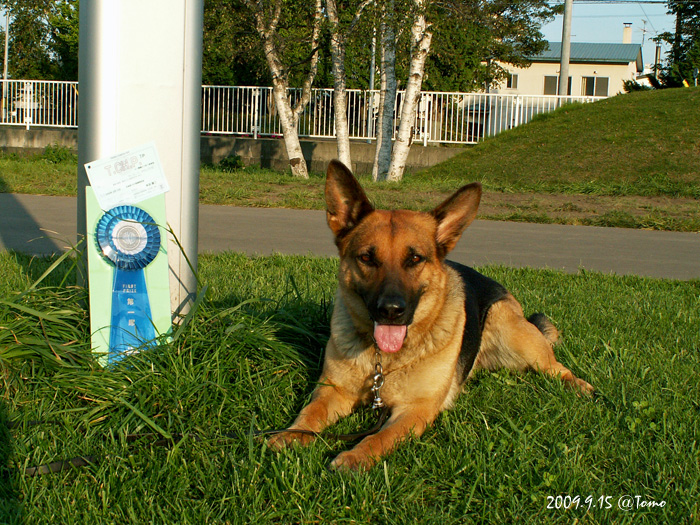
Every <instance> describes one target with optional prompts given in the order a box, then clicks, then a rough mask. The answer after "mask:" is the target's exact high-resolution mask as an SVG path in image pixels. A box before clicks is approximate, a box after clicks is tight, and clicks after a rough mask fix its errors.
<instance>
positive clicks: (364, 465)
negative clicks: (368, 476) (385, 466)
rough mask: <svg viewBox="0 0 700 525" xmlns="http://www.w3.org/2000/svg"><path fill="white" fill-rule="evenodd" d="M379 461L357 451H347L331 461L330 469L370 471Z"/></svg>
mask: <svg viewBox="0 0 700 525" xmlns="http://www.w3.org/2000/svg"><path fill="white" fill-rule="evenodd" d="M376 462H377V460H376V459H375V458H373V457H371V456H368V455H366V454H363V453H362V452H357V451H355V450H347V451H345V452H341V453H340V454H338V455H337V456H336V457H335V459H334V460H333V461H331V464H330V468H332V469H334V470H340V471H343V470H345V471H347V470H368V469H369V468H370V467H371V466H372V465H374V464H375V463H376Z"/></svg>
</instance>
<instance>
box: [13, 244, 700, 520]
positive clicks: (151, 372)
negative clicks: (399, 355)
mask: <svg viewBox="0 0 700 525" xmlns="http://www.w3.org/2000/svg"><path fill="white" fill-rule="evenodd" d="M51 262H52V261H51V260H46V259H30V258H28V257H24V256H18V255H15V254H8V253H2V254H0V271H1V273H0V275H2V278H1V279H0V298H1V299H2V300H3V302H0V326H2V327H3V328H2V332H0V333H3V334H4V333H6V332H7V331H8V330H9V331H10V332H11V334H12V338H14V337H17V338H18V339H21V338H24V337H29V336H34V339H35V341H34V342H35V345H36V348H35V349H34V354H35V355H34V357H32V356H31V355H25V356H23V357H22V358H17V357H12V356H8V354H7V352H8V351H11V350H13V349H16V348H17V345H16V344H15V343H13V342H12V340H9V341H8V339H3V340H2V342H1V343H0V365H2V369H1V370H2V371H1V372H0V373H1V374H2V380H3V381H4V389H3V390H2V394H0V422H2V423H3V424H0V522H1V523H4V522H9V523H47V522H53V523H74V522H79V523H126V522H128V523H145V522H158V523H208V522H230V523H251V522H256V523H269V522H282V523H309V522H313V523H317V522H324V523H342V522H360V523H405V522H417V523H475V522H479V523H484V522H485V523H530V522H548V523H571V522H575V521H577V520H578V521H579V522H581V523H693V522H697V520H698V513H699V512H700V508H699V507H700V505H699V504H698V500H697V494H698V489H699V483H700V465H699V463H698V462H699V458H700V451H699V450H698V441H697V436H698V433H699V432H700V428H699V427H700V423H699V421H700V418H698V410H700V405H699V404H698V399H700V386H699V384H698V381H697V370H698V369H699V367H700V355H699V354H698V352H697V343H698V333H699V332H700V317H699V316H698V315H697V312H698V311H700V282H698V281H687V282H680V281H665V280H653V279H644V278H636V277H615V276H606V275H601V274H596V273H589V272H581V273H579V274H577V275H567V274H563V273H559V272H553V271H543V270H526V269H523V270H512V269H507V268H501V267H487V268H484V269H483V271H484V272H485V273H487V274H488V275H490V276H493V277H495V278H496V279H498V280H500V281H501V282H503V283H504V284H505V285H507V286H508V287H509V288H510V289H511V290H512V291H513V292H514V294H515V295H516V296H517V297H518V298H519V299H520V300H521V301H522V303H523V305H524V308H525V310H526V312H528V313H529V312H533V311H544V312H546V313H547V314H548V315H550V316H551V317H552V319H553V320H554V321H555V323H556V324H557V325H558V327H559V328H560V329H561V331H562V333H563V343H562V344H561V345H560V346H559V347H558V349H557V353H558V356H559V358H560V359H561V360H562V361H563V362H564V363H565V364H566V365H567V366H569V367H571V368H572V370H573V371H574V372H575V373H576V374H577V375H579V376H580V377H583V378H585V379H586V380H588V381H590V382H591V383H592V384H593V385H594V386H595V387H596V388H597V389H598V390H599V392H600V396H599V397H597V398H596V399H595V400H589V399H584V398H580V397H578V396H576V395H575V394H574V393H573V392H571V391H569V390H567V389H565V388H564V387H563V386H562V385H561V384H560V383H559V382H558V381H556V380H554V379H549V378H545V377H542V376H539V375H536V374H525V375H518V374H513V373H509V372H498V373H490V374H488V373H484V374H480V375H479V376H478V377H477V378H476V380H474V381H472V382H471V383H469V384H468V386H467V387H466V390H465V393H464V394H463V395H462V396H461V397H460V399H459V401H458V403H457V405H456V406H455V408H454V409H452V410H450V411H448V412H445V413H444V414H442V415H441V416H440V417H439V418H438V420H437V421H436V423H435V424H434V425H433V426H432V428H431V429H429V430H428V431H427V432H426V433H425V434H424V436H423V437H421V438H420V439H413V440H410V441H409V442H408V443H405V444H404V445H403V446H402V447H401V448H400V449H399V450H398V451H397V452H396V453H394V454H393V455H391V456H389V457H387V458H386V459H384V460H383V461H381V462H380V463H379V464H378V465H377V466H376V467H375V468H373V469H372V470H370V471H369V472H366V473H358V474H338V473H333V472H329V471H328V470H327V468H326V466H327V465H328V463H329V461H330V459H331V458H332V457H333V456H334V455H335V454H337V453H338V452H339V451H341V450H343V449H344V448H345V447H346V445H344V444H340V443H336V442H333V441H330V440H328V441H326V440H319V441H317V442H316V443H315V444H313V445H312V446H310V447H309V448H306V449H293V450H289V451H285V452H282V453H274V452H272V451H270V450H268V449H267V447H266V446H265V445H264V444H263V443H261V442H259V441H257V440H256V439H254V438H253V437H252V436H251V433H250V432H251V429H269V428H278V427H280V426H283V425H286V424H289V423H290V422H291V420H292V419H293V417H294V416H295V414H296V413H297V411H298V410H299V409H300V408H301V407H302V406H303V404H304V403H305V401H306V400H307V399H308V396H309V394H310V391H311V389H312V388H313V381H315V379H316V378H317V375H318V368H319V363H320V356H321V353H322V348H323V346H324V342H325V339H326V338H327V336H328V318H329V315H330V309H331V303H332V297H333V292H334V286H335V272H336V270H337V260H336V259H321V258H309V257H283V256H273V257H260V258H248V257H246V256H243V255H238V254H223V255H217V256H203V257H202V258H201V259H200V273H201V275H200V276H201V279H202V282H203V283H204V284H206V285H207V286H208V289H207V295H206V300H205V301H204V303H203V304H202V306H201V308H200V309H199V310H198V311H197V313H196V315H195V316H194V318H193V319H192V320H191V322H190V323H189V324H188V325H187V326H186V327H185V328H184V329H183V331H182V332H181V333H180V334H179V335H178V337H177V338H176V340H175V341H174V342H173V343H171V344H170V345H165V346H163V347H161V348H159V349H158V350H155V351H151V352H148V353H145V354H141V355H139V356H136V357H133V358H131V359H129V360H128V361H126V362H123V364H121V365H119V366H116V367H114V368H113V369H111V370H108V371H104V370H101V369H99V368H98V367H95V366H94V364H91V363H90V361H89V360H87V359H86V360H83V361H76V362H74V363H71V362H66V360H65V359H62V360H60V361H59V360H58V359H56V358H51V356H50V355H47V354H45V353H42V352H40V351H39V350H40V348H42V344H43V348H44V349H46V348H53V349H54V351H55V355H57V356H59V357H62V356H64V355H65V352H66V351H68V350H73V351H74V353H75V354H79V355H80V356H82V357H84V358H87V354H86V349H85V344H86V342H87V339H88V333H89V329H88V327H87V325H86V322H85V320H84V319H85V313H84V309H83V307H82V306H81V304H80V301H81V299H82V295H81V291H80V290H78V289H70V288H69V289H66V288H65V286H61V283H62V282H63V279H64V278H65V277H66V276H67V281H66V282H70V280H71V279H72V278H73V275H72V272H73V270H72V268H71V261H70V260H64V261H62V262H61V263H60V264H59V267H58V268H57V269H55V270H54V271H53V272H51V274H50V275H49V276H48V277H47V278H46V279H45V280H44V281H43V282H42V283H41V284H40V285H39V286H38V287H37V288H36V289H34V290H32V291H30V292H29V293H26V294H25V295H23V296H21V297H20V296H19V295H18V294H17V293H16V291H17V290H26V289H28V288H29V287H30V286H31V283H33V282H34V281H35V280H36V279H37V278H38V277H39V276H41V275H42V274H43V273H44V272H45V270H46V269H47V268H48V267H49V265H50V264H51ZM65 294H68V295H69V296H68V297H66V295H65ZM19 307H24V308H25V310H20V309H19ZM26 308H28V309H30V310H31V311H32V312H33V313H31V314H30V313H28V312H27V310H26ZM58 311H62V312H63V314H62V315H66V316H71V315H73V316H76V317H75V319H74V321H73V322H71V323H69V324H70V325H71V326H72V329H73V330H74V331H75V332H77V340H76V341H75V342H72V341H70V340H68V338H73V337H76V334H74V333H71V334H68V333H66V329H67V328H66V327H65V326H64V325H63V324H61V323H60V322H59V323H54V322H50V321H47V319H48V317H47V316H50V317H55V316H57V314H58ZM37 334H43V335H42V336H41V337H39V336H38V335H37ZM12 338H11V339H12ZM35 420H44V421H57V422H58V423H59V424H57V425H52V424H39V425H31V424H29V422H31V421H35ZM7 421H13V422H17V423H18V425H19V426H17V427H15V428H12V429H8V428H7V427H6V425H5V424H4V423H5V422H7ZM371 423H372V418H371V414H370V413H369V412H368V411H361V412H360V413H359V414H357V415H354V416H352V417H351V418H349V419H348V420H346V421H344V422H342V423H340V424H338V425H337V427H336V429H337V430H339V431H341V432H345V431H354V430H357V429H359V428H366V427H368V426H370V425H371ZM130 432H155V433H160V434H165V435H167V434H175V433H183V434H194V433H196V435H197V436H199V437H200V438H201V440H200V441H197V440H195V439H194V437H189V438H186V439H184V440H183V441H181V442H179V443H178V444H177V445H175V446H173V447H171V448H161V447H149V446H147V445H146V444H143V445H140V446H129V444H127V443H126V440H125V436H126V434H127V433H130ZM224 434H231V435H232V437H231V438H228V439H223V438H221V436H222V435H224ZM81 454H93V455H96V456H98V457H100V458H102V459H101V461H100V462H99V464H97V465H94V466H91V467H86V468H81V469H75V470H70V471H66V472H61V473H58V474H53V475H46V476H38V477H26V476H24V475H23V472H24V470H25V469H26V468H28V467H30V466H34V465H39V464H45V463H48V462H50V461H54V460H56V459H65V458H69V457H72V456H76V455H81ZM624 495H631V496H637V495H638V496H641V498H642V499H644V500H654V501H656V502H661V501H664V502H665V506H664V507H663V508H653V509H648V508H645V509H635V510H632V511H628V512H624V511H622V510H620V509H619V508H618V505H617V502H618V499H619V498H621V497H622V496H624ZM556 496H571V497H575V496H580V507H579V508H578V509H573V508H572V509H569V510H566V511H565V510H563V509H556V508H553V509H548V508H547V505H548V498H549V497H552V498H555V497H556ZM588 496H591V497H592V498H593V500H594V503H596V502H597V501H598V498H600V497H610V499H609V500H608V501H609V502H610V504H611V505H612V508H609V509H597V508H595V504H594V505H593V508H592V509H591V510H588V511H587V510H586V509H585V508H584V507H587V504H585V498H586V497H588ZM603 501H604V500H603ZM554 504H556V500H555V501H554Z"/></svg>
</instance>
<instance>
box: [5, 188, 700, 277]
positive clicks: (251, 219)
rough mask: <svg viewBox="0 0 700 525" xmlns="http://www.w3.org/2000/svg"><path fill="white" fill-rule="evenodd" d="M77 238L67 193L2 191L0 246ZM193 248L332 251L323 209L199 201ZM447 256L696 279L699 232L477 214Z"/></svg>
mask: <svg viewBox="0 0 700 525" xmlns="http://www.w3.org/2000/svg"><path fill="white" fill-rule="evenodd" d="M75 242H76V200H75V198H73V197H44V196H36V195H17V194H7V193H3V194H0V249H4V250H17V251H21V252H25V253H29V254H36V255H45V254H51V253H57V252H62V251H64V250H66V249H67V248H69V247H70V246H72V245H74V244H75ZM199 251H200V253H201V252H222V251H238V252H245V253H248V254H261V255H267V254H271V253H282V254H301V255H308V254H313V255H321V256H335V255H336V251H335V245H334V244H333V239H332V236H331V234H330V231H329V230H328V227H327V226H326V222H325V214H324V212H322V211H305V210H285V209H267V208H238V207H233V206H210V205H203V206H201V207H200V220H199ZM450 258H451V259H453V260H455V261H458V262H461V263H464V264H467V265H470V266H481V265H485V264H500V265H506V266H512V267H526V266H527V267H534V268H551V269H557V270H564V271H566V272H572V273H573V272H577V271H579V269H581V268H583V269H586V270H592V271H599V272H604V273H614V274H618V275H641V276H647V277H656V278H669V279H700V234H698V233H676V232H657V231H646V230H630V229H624V228H597V227H589V226H562V225H552V224H528V223H511V222H498V221H480V220H477V221H475V222H474V223H473V224H472V225H471V226H470V227H469V228H468V230H467V231H466V232H465V234H464V235H463V236H462V239H461V240H460V242H459V243H458V244H457V246H456V248H455V249H454V250H453V251H452V253H451V254H450Z"/></svg>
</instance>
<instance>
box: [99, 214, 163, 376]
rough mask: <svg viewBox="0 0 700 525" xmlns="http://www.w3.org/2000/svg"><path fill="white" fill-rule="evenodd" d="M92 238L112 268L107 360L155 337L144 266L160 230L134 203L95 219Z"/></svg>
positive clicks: (156, 247)
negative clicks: (93, 236) (97, 219)
mask: <svg viewBox="0 0 700 525" xmlns="http://www.w3.org/2000/svg"><path fill="white" fill-rule="evenodd" d="M95 240H96V242H97V248H98V251H99V252H100V253H101V254H102V257H103V258H104V259H105V260H106V261H107V262H108V263H109V264H111V265H112V266H113V267H114V281H113V286H112V309H111V318H112V320H111V327H110V334H109V355H108V358H107V360H108V362H113V361H116V360H118V359H120V358H122V357H124V356H125V355H128V354H129V353H132V352H134V351H136V349H138V348H141V347H143V346H144V345H146V344H147V343H149V342H152V341H154V340H155V338H156V331H155V327H154V324H153V320H152V315H151V305H150V302H149V299H148V289H147V287H146V275H145V272H144V269H145V268H146V266H148V265H149V264H150V263H151V262H152V261H153V260H154V259H155V258H156V256H157V255H158V252H159V250H160V246H161V236H160V230H159V229H158V226H157V225H156V223H155V221H154V220H153V218H152V217H151V216H150V215H149V214H148V213H147V212H145V211H144V210H142V209H141V208H137V207H135V206H117V207H115V208H112V209H111V210H109V211H107V212H106V213H105V214H104V215H102V217H101V218H100V220H99V221H98V222H97V226H96V228H95Z"/></svg>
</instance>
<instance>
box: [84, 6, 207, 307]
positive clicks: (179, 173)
mask: <svg viewBox="0 0 700 525" xmlns="http://www.w3.org/2000/svg"><path fill="white" fill-rule="evenodd" d="M202 26H203V0H150V1H149V2H143V1H142V0H120V1H116V0H84V1H83V2H81V5H80V47H79V49H80V50H79V60H80V69H79V72H80V73H79V76H80V78H79V82H80V106H79V122H80V125H79V128H78V217H77V220H78V236H79V237H81V236H82V237H84V236H85V235H86V232H87V228H86V216H85V212H86V205H85V187H86V186H87V185H88V184H89V182H88V179H87V176H86V173H85V168H84V164H85V163H86V162H91V161H94V160H97V159H102V158H105V157H109V156H111V155H114V154H116V153H120V152H121V151H125V150H127V149H131V148H133V147H136V146H140V145H142V144H146V143H148V142H155V144H156V147H157V149H158V153H159V157H160V160H161V164H162V165H163V170H164V171H165V174H166V177H167V179H168V184H169V186H170V191H169V192H168V193H167V194H166V197H165V203H166V210H167V220H168V224H169V226H170V227H171V228H172V230H173V232H174V235H175V237H176V238H177V240H178V241H179V243H180V245H181V246H182V247H183V249H184V252H185V254H184V255H183V254H182V253H181V252H180V249H179V247H178V246H177V244H176V242H175V240H174V239H170V242H169V243H168V259H169V266H170V293H171V307H172V311H173V313H174V314H175V315H177V314H179V313H183V312H184V311H186V310H187V309H188V308H189V306H190V305H191V301H192V299H193V298H194V296H195V294H196V292H197V282H196V277H195V273H194V271H196V268H197V227H198V221H199V208H198V195H199V142H200V134H201V122H200V114H201V91H202ZM188 259H189V263H191V267H190V264H188V262H187V260H188ZM193 270H194V271H193ZM81 284H85V282H84V281H82V283H81Z"/></svg>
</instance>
